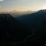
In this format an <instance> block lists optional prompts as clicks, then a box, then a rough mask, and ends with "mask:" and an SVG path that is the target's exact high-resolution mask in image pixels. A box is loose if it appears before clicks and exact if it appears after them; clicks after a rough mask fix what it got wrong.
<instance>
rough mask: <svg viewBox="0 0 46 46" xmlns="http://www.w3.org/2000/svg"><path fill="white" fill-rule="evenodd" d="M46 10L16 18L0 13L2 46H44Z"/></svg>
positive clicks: (45, 41)
mask: <svg viewBox="0 0 46 46" xmlns="http://www.w3.org/2000/svg"><path fill="white" fill-rule="evenodd" d="M44 44H46V10H40V11H38V12H36V13H33V14H27V15H23V16H20V17H17V18H14V17H13V16H11V15H10V14H0V46H37V45H38V46H44Z"/></svg>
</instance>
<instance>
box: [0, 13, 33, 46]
mask: <svg viewBox="0 0 46 46" xmlns="http://www.w3.org/2000/svg"><path fill="white" fill-rule="evenodd" d="M32 33H33V31H32V29H31V28H29V27H27V26H25V25H24V24H23V23H21V22H20V21H18V20H17V19H15V18H14V17H13V16H11V15H10V14H0V42H1V43H3V44H5V45H9V44H11V43H19V42H21V41H22V42H23V41H24V39H25V38H26V37H27V36H29V35H32ZM8 43H9V44H8Z"/></svg>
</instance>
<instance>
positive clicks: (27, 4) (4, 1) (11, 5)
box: [0, 0, 46, 11]
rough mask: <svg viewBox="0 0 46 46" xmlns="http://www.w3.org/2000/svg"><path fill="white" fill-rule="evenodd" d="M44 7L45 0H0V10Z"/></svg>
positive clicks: (45, 7) (45, 4)
mask: <svg viewBox="0 0 46 46" xmlns="http://www.w3.org/2000/svg"><path fill="white" fill-rule="evenodd" d="M40 9H46V0H0V11H12V10H18V11H26V10H32V11H37V10H40Z"/></svg>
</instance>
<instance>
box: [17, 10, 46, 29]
mask: <svg viewBox="0 0 46 46" xmlns="http://www.w3.org/2000/svg"><path fill="white" fill-rule="evenodd" d="M17 19H18V20H19V21H21V22H22V23H23V24H25V25H27V26H29V27H32V26H33V27H35V26H37V25H38V24H39V23H41V22H42V21H43V20H44V19H46V10H39V11H38V12H36V13H32V14H27V15H23V16H20V17H17ZM33 27H32V28H33Z"/></svg>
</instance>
